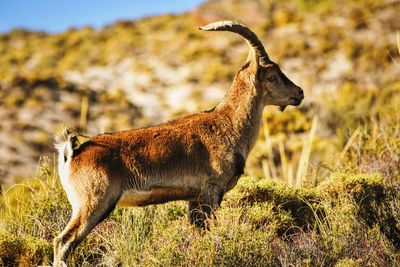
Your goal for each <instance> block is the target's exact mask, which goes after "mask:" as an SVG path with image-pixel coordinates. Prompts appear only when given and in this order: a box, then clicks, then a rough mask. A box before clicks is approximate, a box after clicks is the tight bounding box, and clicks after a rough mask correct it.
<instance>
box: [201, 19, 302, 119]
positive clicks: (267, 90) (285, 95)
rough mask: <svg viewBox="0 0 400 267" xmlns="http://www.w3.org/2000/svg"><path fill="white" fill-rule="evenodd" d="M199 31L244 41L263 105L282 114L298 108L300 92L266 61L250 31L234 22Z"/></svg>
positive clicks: (300, 90)
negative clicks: (236, 36) (291, 107)
mask: <svg viewBox="0 0 400 267" xmlns="http://www.w3.org/2000/svg"><path fill="white" fill-rule="evenodd" d="M200 29H201V30H205V31H231V32H235V33H238V34H240V35H241V36H242V37H244V38H245V40H246V42H247V43H248V44H249V46H250V53H249V57H248V59H247V63H246V65H247V68H248V69H249V70H250V71H249V74H250V75H252V76H253V78H254V81H255V84H256V86H257V87H258V88H259V89H260V90H262V92H263V100H264V104H265V105H277V106H280V107H281V110H282V111H283V110H284V109H285V108H286V106H289V105H294V106H298V105H300V103H301V101H302V100H303V98H304V94H303V90H302V89H301V88H300V87H299V86H297V85H295V84H294V83H293V82H292V81H291V80H289V79H288V78H287V77H286V76H285V74H283V72H282V71H281V70H280V68H279V66H278V64H276V63H274V62H272V61H271V60H270V59H269V56H268V54H267V52H266V51H265V49H264V46H263V45H262V43H261V41H260V40H259V39H258V37H257V36H256V35H255V34H254V33H253V32H252V31H251V30H250V29H249V28H247V27H246V26H245V25H242V24H240V23H238V22H235V21H218V22H214V23H211V24H208V25H206V26H203V27H200ZM246 65H245V66H246Z"/></svg>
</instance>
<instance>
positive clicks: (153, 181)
mask: <svg viewBox="0 0 400 267" xmlns="http://www.w3.org/2000/svg"><path fill="white" fill-rule="evenodd" d="M200 29H202V30H206V31H231V32H235V33H238V34H240V35H241V36H242V37H244V38H245V40H246V41H247V42H248V44H249V45H250V48H251V49H250V54H249V58H248V62H246V64H245V65H244V66H243V67H242V69H241V70H240V71H239V72H238V74H237V75H236V77H235V79H234V81H233V84H232V86H231V88H230V89H229V91H228V93H227V95H226V96H225V98H224V99H223V100H222V101H221V102H220V103H219V104H218V105H217V106H216V107H215V108H213V109H212V110H210V111H205V112H200V113H197V114H194V115H190V116H186V117H183V118H180V119H176V120H173V121H170V122H168V123H166V124H162V125H159V126H154V127H150V128H145V129H138V130H131V131H124V132H118V133H113V134H101V135H98V136H95V137H93V138H91V139H90V140H89V141H87V142H85V143H83V144H81V145H79V146H77V144H76V142H77V138H76V136H75V135H74V134H73V133H72V132H71V131H69V130H65V131H64V132H63V133H62V134H61V135H60V136H58V138H57V139H56V147H57V149H58V152H59V173H60V177H61V181H62V184H63V186H64V189H65V191H66V192H67V195H68V199H69V201H70V202H71V205H72V210H73V213H72V217H71V220H70V222H69V223H68V225H67V226H66V228H65V229H64V231H63V232H62V233H61V234H60V235H59V236H58V237H57V238H55V240H54V255H55V259H54V263H55V264H56V265H57V264H59V263H61V262H63V261H65V260H66V259H67V257H68V255H69V252H70V251H71V249H72V248H73V247H75V246H76V245H77V244H79V242H80V241H82V239H83V238H84V237H85V236H86V235H87V234H88V233H89V232H90V231H91V230H92V229H93V227H95V226H96V225H97V224H98V223H99V222H100V221H101V220H103V219H104V218H106V217H107V216H108V215H109V213H110V212H111V211H112V210H113V209H114V207H115V205H117V204H121V205H130V206H145V205H150V204H159V203H165V202H168V201H172V200H186V201H188V202H189V218H190V221H191V222H192V223H195V224H196V225H197V226H200V227H203V226H204V221H205V219H207V217H209V216H210V214H211V212H212V210H213V209H216V208H218V206H219V205H220V203H221V201H222V198H223V196H224V194H225V193H226V192H228V191H229V190H230V189H232V188H233V187H234V186H235V185H236V183H237V180H238V179H239V177H240V175H241V174H242V173H243V168H244V165H245V161H246V158H247V156H248V154H249V152H250V150H251V149H252V147H253V145H254V143H255V141H256V139H257V134H258V131H259V128H260V124H261V116H262V111H263V108H264V106H265V105H278V106H280V107H281V109H282V110H283V109H284V108H285V107H286V106H288V105H299V104H300V103H301V101H302V99H303V91H302V90H301V88H299V87H298V86H296V85H295V84H294V83H292V82H291V81H290V80H289V79H288V78H287V77H286V76H285V75H284V74H283V73H282V72H281V70H280V69H279V67H278V65H277V64H276V63H274V62H272V61H271V60H270V59H269V57H268V55H267V53H266V52H265V50H264V47H263V45H262V43H261V42H260V40H259V39H258V38H257V36H256V35H255V34H254V33H253V32H252V31H250V30H249V29H248V28H247V27H246V26H244V25H242V24H239V23H237V22H232V21H221V22H216V23H212V24H209V25H207V26H205V27H201V28H200Z"/></svg>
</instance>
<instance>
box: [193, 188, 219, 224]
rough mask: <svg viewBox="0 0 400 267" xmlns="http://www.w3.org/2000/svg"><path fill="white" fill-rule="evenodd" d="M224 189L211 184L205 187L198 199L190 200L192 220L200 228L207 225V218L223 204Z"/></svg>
mask: <svg viewBox="0 0 400 267" xmlns="http://www.w3.org/2000/svg"><path fill="white" fill-rule="evenodd" d="M222 197H223V190H222V189H221V187H220V186H218V185H215V184H209V185H207V186H206V187H205V188H203V190H202V192H201V195H200V196H199V200H198V201H189V206H188V208H189V219H190V222H191V223H192V224H194V225H196V226H197V227H199V228H205V227H206V220H207V219H208V218H210V217H211V216H212V213H213V211H214V210H216V209H218V208H219V206H220V205H221V201H222Z"/></svg>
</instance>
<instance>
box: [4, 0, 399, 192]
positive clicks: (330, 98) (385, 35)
mask: <svg viewBox="0 0 400 267" xmlns="http://www.w3.org/2000/svg"><path fill="white" fill-rule="evenodd" d="M0 12H1V16H0V32H1V33H0V55H1V56H0V121H1V122H0V183H2V184H6V183H7V184H10V183H15V182H18V181H20V180H21V179H23V178H27V177H33V176H35V175H36V174H37V171H38V166H39V165H40V162H43V161H45V162H48V163H49V164H54V162H55V152H54V148H53V136H54V134H55V132H56V131H57V130H58V129H60V128H61V127H62V125H69V126H72V127H75V128H77V129H79V131H80V132H81V133H83V134H87V135H96V134H99V133H102V132H105V131H119V130H126V129H132V128H140V127H146V126H150V125H155V124H158V123H162V122H164V121H166V120H169V119H171V118H176V117H178V116H182V115H185V114H188V113H192V112H196V111H200V110H204V109H209V108H211V107H213V106H214V105H215V104H216V103H218V101H219V100H221V99H222V98H223V96H224V94H225V92H226V91H227V89H228V88H229V86H230V84H231V82H232V80H233V78H234V76H235V74H236V72H237V71H238V70H239V69H240V67H241V66H242V64H243V63H244V62H245V59H246V57H247V53H248V48H247V46H246V43H245V42H244V41H243V39H241V38H240V37H239V36H237V35H234V34H231V33H222V32H221V33H208V32H200V31H198V30H197V28H198V26H200V25H203V24H207V23H209V22H212V21H215V20H237V21H240V22H243V23H245V24H247V25H248V26H249V27H250V28H251V29H252V30H253V31H254V32H256V33H257V35H258V36H259V37H260V39H261V40H262V42H263V43H264V45H265V47H266V50H267V52H268V53H269V55H270V57H271V59H272V60H274V61H275V62H277V63H279V65H280V66H281V68H282V70H283V71H284V72H285V73H286V74H287V76H288V77H290V79H291V80H293V81H294V82H295V83H296V84H298V85H299V86H301V87H302V88H303V89H304V90H305V96H306V97H305V101H304V102H303V104H302V105H301V106H300V107H290V108H288V109H287V110H286V111H285V112H284V113H281V112H279V111H278V109H277V108H276V107H267V108H266V110H265V112H264V120H263V121H264V123H263V129H262V131H261V133H260V138H259V140H258V142H257V144H256V147H255V149H254V151H253V152H252V154H251V156H250V158H249V160H248V162H247V165H246V172H247V173H248V174H250V175H253V176H257V177H264V176H265V177H267V178H269V179H272V180H281V181H283V182H285V183H287V184H289V185H291V186H307V185H314V184H318V183H320V182H321V181H323V180H324V179H325V177H326V176H327V175H328V174H329V173H330V172H331V171H332V170H337V169H344V168H345V169H357V170H362V171H363V172H371V173H373V172H380V173H382V175H384V177H386V178H385V179H387V180H388V181H394V179H395V177H398V175H399V171H398V166H399V162H400V160H399V148H400V141H399V140H400V127H399V126H398V125H397V124H398V121H399V111H398V105H399V103H400V81H399V75H400V57H399V53H400V51H399V47H400V44H399V43H400V41H399V39H400V36H399V31H400V20H399V14H400V1H393V0H381V1H372V0H368V1H355V0H354V1H353V0H348V1H345V0H339V1H333V0H316V1H312V0H290V1H277V0H272V1H270V0H268V1H267V0H250V1H238V0H209V1H199V0H196V1H178V0H175V1H147V2H144V3H143V2H142V1H140V2H139V1H117V2H113V3H112V4H111V2H109V3H108V4H106V2H98V1H96V2H95V1H85V2H84V3H82V1H80V2H78V1H57V2H54V1H35V2H34V3H33V2H32V3H30V4H26V2H23V1H20V0H18V1H12V2H6V1H2V2H0Z"/></svg>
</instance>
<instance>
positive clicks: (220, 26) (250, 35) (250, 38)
mask: <svg viewBox="0 0 400 267" xmlns="http://www.w3.org/2000/svg"><path fill="white" fill-rule="evenodd" d="M199 29H200V30H203V31H230V32H235V33H237V34H240V35H241V36H242V37H243V38H245V39H246V41H247V43H248V44H249V45H250V47H251V48H252V49H253V52H254V53H255V55H257V56H258V58H259V63H260V64H261V65H265V64H268V63H270V62H271V60H270V59H269V56H268V54H267V52H266V51H265V49H264V46H263V44H262V43H261V41H260V40H259V39H258V37H257V35H256V34H255V33H254V32H252V31H251V30H250V29H249V28H247V26H245V25H243V24H240V23H239V22H236V21H217V22H213V23H210V24H208V25H205V26H202V27H199Z"/></svg>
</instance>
